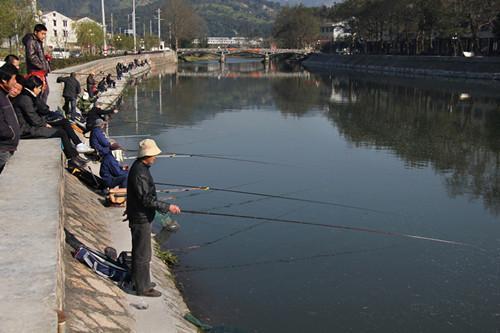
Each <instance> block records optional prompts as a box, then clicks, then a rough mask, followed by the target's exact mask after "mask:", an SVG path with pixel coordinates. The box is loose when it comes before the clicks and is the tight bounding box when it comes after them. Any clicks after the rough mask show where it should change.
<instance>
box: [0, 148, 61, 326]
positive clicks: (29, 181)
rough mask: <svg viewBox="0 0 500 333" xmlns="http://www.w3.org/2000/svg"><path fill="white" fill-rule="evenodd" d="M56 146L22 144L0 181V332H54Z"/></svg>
mask: <svg viewBox="0 0 500 333" xmlns="http://www.w3.org/2000/svg"><path fill="white" fill-rule="evenodd" d="M61 176H62V162H61V144H60V140H58V139H47V140H23V141H21V143H20V144H19V147H18V151H17V152H16V154H15V155H14V156H13V157H12V158H11V160H10V161H9V162H8V164H7V166H6V168H5V170H4V172H3V173H2V175H1V176H0V193H1V195H0V212H1V213H0V215H1V223H0V235H1V238H2V241H1V242H0V332H2V333H8V332H16V333H19V332H56V331H57V313H56V310H58V309H62V299H63V294H62V293H63V291H64V286H63V274H62V271H61V270H60V269H62V260H61V256H60V254H61V251H62V246H63V244H64V243H63V242H62V241H61V236H62V233H61V230H62V228H61Z"/></svg>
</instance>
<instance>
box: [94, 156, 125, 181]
mask: <svg viewBox="0 0 500 333" xmlns="http://www.w3.org/2000/svg"><path fill="white" fill-rule="evenodd" d="M127 174H128V172H127V171H125V170H123V169H122V168H121V166H120V163H118V161H117V160H116V159H115V157H114V156H113V155H112V154H106V155H104V157H103V158H102V161H101V170H99V176H101V178H102V180H103V181H104V183H106V186H108V187H111V182H112V180H113V178H116V177H120V176H126V175H127Z"/></svg>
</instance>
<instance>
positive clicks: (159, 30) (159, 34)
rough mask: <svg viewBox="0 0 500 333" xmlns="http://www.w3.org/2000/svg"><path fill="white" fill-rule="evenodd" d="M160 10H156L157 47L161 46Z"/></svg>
mask: <svg viewBox="0 0 500 333" xmlns="http://www.w3.org/2000/svg"><path fill="white" fill-rule="evenodd" d="M160 15H161V9H160V8H158V47H160V44H161V27H160V21H161V16H160Z"/></svg>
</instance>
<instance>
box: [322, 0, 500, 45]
mask: <svg viewBox="0 0 500 333" xmlns="http://www.w3.org/2000/svg"><path fill="white" fill-rule="evenodd" d="M498 13H500V0H398V1H395V0H345V1H344V2H342V3H339V4H337V5H335V6H334V7H333V8H332V9H329V10H328V14H327V15H326V16H327V18H328V19H329V20H330V21H334V22H338V21H347V22H348V23H349V25H350V27H351V28H352V30H353V33H354V35H355V37H356V38H357V40H364V41H379V42H380V43H382V41H383V40H385V41H387V40H389V41H394V40H401V39H404V40H405V41H406V42H407V43H408V42H409V40H410V39H413V40H416V53H417V54H419V53H425V52H429V51H430V50H431V49H432V47H433V45H432V40H433V39H436V38H448V39H449V38H451V37H453V36H459V37H460V36H462V37H469V38H471V40H472V43H473V46H472V48H473V49H474V50H475V51H478V50H477V49H476V47H477V44H478V43H477V34H478V32H479V29H480V28H481V26H483V25H485V24H488V23H489V22H492V21H493V20H494V18H495V16H496V15H497V14H498Z"/></svg>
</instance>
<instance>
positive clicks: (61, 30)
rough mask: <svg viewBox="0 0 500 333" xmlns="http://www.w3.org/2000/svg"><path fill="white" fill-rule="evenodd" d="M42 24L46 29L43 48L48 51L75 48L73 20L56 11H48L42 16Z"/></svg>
mask: <svg viewBox="0 0 500 333" xmlns="http://www.w3.org/2000/svg"><path fill="white" fill-rule="evenodd" d="M42 22H43V23H44V24H45V26H46V27H47V38H46V39H45V43H44V44H45V47H48V48H49V50H51V49H54V48H65V49H67V48H73V47H75V46H76V42H77V40H76V33H75V30H74V27H73V24H74V20H73V19H71V18H69V17H67V16H65V15H63V14H61V13H59V12H56V11H50V12H47V13H44V14H43V15H42Z"/></svg>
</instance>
